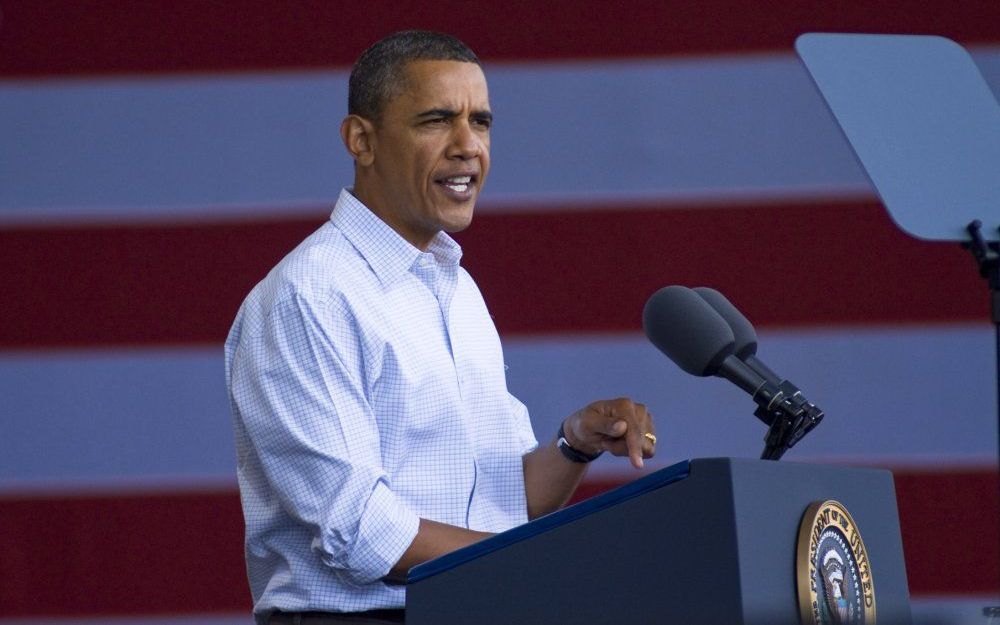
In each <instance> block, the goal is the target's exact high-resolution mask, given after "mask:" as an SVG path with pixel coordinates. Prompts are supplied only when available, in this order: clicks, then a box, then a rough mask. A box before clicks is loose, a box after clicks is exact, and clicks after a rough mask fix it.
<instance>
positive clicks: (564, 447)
mask: <svg viewBox="0 0 1000 625" xmlns="http://www.w3.org/2000/svg"><path fill="white" fill-rule="evenodd" d="M556 446H557V447H559V451H561V452H562V455H563V456H566V459H567V460H570V461H572V462H579V463H581V464H586V463H588V462H593V461H594V460H597V458H598V457H600V455H601V454H603V453H604V451H603V450H601V451H599V452H597V453H596V454H594V455H593V456H590V455H588V454H585V453H583V452H582V451H580V450H579V449H573V447H572V446H571V445H570V444H569V441H567V440H566V432H564V431H563V426H562V424H561V423H560V424H559V439H558V440H556Z"/></svg>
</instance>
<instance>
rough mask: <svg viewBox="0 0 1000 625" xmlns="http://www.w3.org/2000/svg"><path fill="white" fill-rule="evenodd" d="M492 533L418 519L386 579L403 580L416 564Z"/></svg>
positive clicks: (391, 580)
mask: <svg viewBox="0 0 1000 625" xmlns="http://www.w3.org/2000/svg"><path fill="white" fill-rule="evenodd" d="M492 535H493V534H490V533H489V532H477V531H475V530H470V529H466V528H464V527H458V526H455V525H448V524H446V523H438V522H437V521H430V520H428V519H420V529H418V530H417V536H416V538H414V539H413V542H412V543H410V546H409V548H407V550H406V551H405V552H404V553H403V557H402V558H400V559H399V562H397V563H396V564H395V566H393V567H392V570H391V571H389V574H388V575H387V576H386V580H388V581H390V582H400V583H401V582H405V581H406V573H407V571H409V570H410V569H411V568H413V567H415V566H417V565H418V564H421V563H423V562H426V561H428V560H433V559H434V558H436V557H438V556H443V555H444V554H446V553H451V552H452V551H455V550H456V549H461V548H462V547H465V546H467V545H471V544H473V543H477V542H479V541H480V540H483V539H484V538H489V537H490V536H492Z"/></svg>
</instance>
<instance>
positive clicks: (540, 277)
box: [0, 201, 988, 349]
mask: <svg viewBox="0 0 1000 625" xmlns="http://www.w3.org/2000/svg"><path fill="white" fill-rule="evenodd" d="M320 223H322V218H316V219H300V220H287V221H280V222H263V221H258V222H248V223H225V224H222V223H214V224H191V225H177V226H128V227H124V226H87V227H77V228H37V229H31V228H9V229H7V230H0V266H2V267H5V268H6V270H5V271H3V272H0V293H2V294H3V295H2V298H3V301H0V307H2V309H3V310H4V323H3V324H0V348H8V349H9V348H33V347H45V348H52V347H56V348H58V347H94V346H112V345H135V344H212V343H219V342H221V341H222V340H223V339H224V338H225V336H226V333H227V331H228V329H229V325H230V323H231V322H232V319H233V317H234V315H235V314H236V310H237V309H238V307H239V305H240V302H241V301H242V299H243V297H245V295H246V294H247V293H248V292H249V290H250V289H251V287H252V286H253V285H254V284H255V283H256V282H257V281H258V280H260V279H261V278H262V277H263V276H264V275H265V274H266V273H267V271H268V270H269V269H270V268H271V267H272V266H273V265H274V264H275V263H276V262H277V261H278V260H279V259H280V258H281V257H282V256H283V255H284V254H285V253H287V252H288V251H289V250H290V249H292V248H293V247H294V246H295V245H296V244H297V243H298V242H299V241H300V240H301V239H302V238H304V237H305V236H306V235H307V234H308V233H309V232H311V231H312V230H313V229H315V228H316V227H318V225H319V224H320ZM458 238H459V239H460V242H461V243H462V245H463V248H464V250H465V255H464V258H463V263H464V264H465V266H466V267H468V268H469V271H470V272H471V273H472V275H473V276H475V278H476V280H477V281H478V282H479V284H480V286H481V288H482V290H483V292H484V294H485V296H486V300H487V303H488V304H489V306H490V309H491V312H492V313H493V315H494V317H495V318H496V320H497V325H498V327H499V329H500V331H501V333H503V334H504V335H507V336H510V335H512V334H535V333H567V332H621V331H638V330H639V329H640V312H641V310H642V306H643V304H644V303H645V300H646V298H647V297H648V296H649V295H650V294H651V293H653V291H655V290H656V289H657V288H659V287H661V286H664V285H667V284H687V285H699V284H704V285H710V286H714V287H716V288H719V289H720V290H722V291H723V292H724V293H726V294H727V295H729V297H730V299H731V300H732V301H733V302H734V303H735V304H736V305H737V306H739V307H741V308H742V309H743V310H744V311H745V313H746V314H747V316H748V317H749V318H750V319H751V320H753V321H754V322H755V323H756V324H757V325H759V326H765V327H766V326H794V325H837V324H898V323H937V322H965V321H986V320H987V319H988V311H987V300H988V296H987V291H986V286H985V284H983V283H981V280H980V278H979V276H978V274H977V272H976V270H975V267H974V265H973V263H972V260H971V258H970V257H968V254H967V252H965V251H963V250H962V249H961V248H960V247H959V246H958V245H957V244H951V243H929V242H925V241H917V240H915V239H912V238H910V237H908V236H906V235H904V234H903V233H902V232H900V231H899V230H898V229H896V227H895V226H894V225H893V224H892V223H891V221H890V220H889V218H888V216H887V215H886V213H885V211H884V210H883V209H882V208H881V206H880V205H879V204H877V203H875V202H863V201H862V202H842V203H837V202H825V203H819V202H817V203H814V204H808V205H806V204H802V205H787V206H758V207H739V208H697V209H670V210H655V209H654V208H653V207H639V208H635V209H634V210H614V209H613V207H606V208H604V209H601V208H593V209H592V210H591V209H588V210H585V211H578V212H572V211H568V210H556V211H553V212H543V209H537V211H533V212H527V213H518V214H503V215H500V214H489V213H484V214H481V215H480V216H478V217H477V218H476V220H475V222H474V223H473V225H472V227H471V228H470V229H469V230H468V231H467V232H464V233H462V234H461V235H459V237H458Z"/></svg>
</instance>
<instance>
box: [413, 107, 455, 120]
mask: <svg viewBox="0 0 1000 625" xmlns="http://www.w3.org/2000/svg"><path fill="white" fill-rule="evenodd" d="M457 116H458V112H457V111H453V110H451V109H430V110H428V111H424V112H423V113H420V114H418V115H417V119H421V118H423V117H444V118H445V119H451V118H453V117H457Z"/></svg>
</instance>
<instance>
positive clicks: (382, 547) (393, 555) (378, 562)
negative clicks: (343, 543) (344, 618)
mask: <svg viewBox="0 0 1000 625" xmlns="http://www.w3.org/2000/svg"><path fill="white" fill-rule="evenodd" d="M419 528H420V518H419V517H418V516H417V515H416V514H414V513H413V511H411V510H410V509H409V508H407V507H406V505H405V504H403V503H402V502H401V501H400V500H399V499H398V498H397V497H396V495H395V494H394V493H393V492H392V490H390V488H389V487H388V486H387V485H386V484H385V482H382V481H379V482H377V483H376V484H375V489H374V490H373V491H372V494H371V497H369V499H368V504H367V505H366V506H365V511H364V513H362V515H361V523H360V525H359V527H358V535H357V538H356V539H355V542H354V547H353V548H352V549H351V552H350V553H351V555H350V557H349V565H348V567H347V571H346V573H347V577H348V578H349V579H350V580H351V581H353V582H354V583H356V584H369V583H371V582H374V581H377V580H379V579H382V578H383V577H385V576H386V575H388V574H389V571H390V570H391V569H392V567H393V566H395V565H396V563H397V562H399V560H400V558H402V557H403V553H405V552H406V550H407V549H408V548H409V547H410V545H411V544H412V543H413V539H414V538H416V536H417V530H418V529H419Z"/></svg>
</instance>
